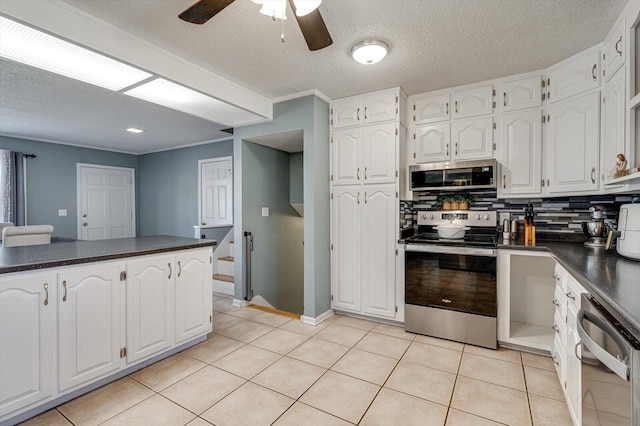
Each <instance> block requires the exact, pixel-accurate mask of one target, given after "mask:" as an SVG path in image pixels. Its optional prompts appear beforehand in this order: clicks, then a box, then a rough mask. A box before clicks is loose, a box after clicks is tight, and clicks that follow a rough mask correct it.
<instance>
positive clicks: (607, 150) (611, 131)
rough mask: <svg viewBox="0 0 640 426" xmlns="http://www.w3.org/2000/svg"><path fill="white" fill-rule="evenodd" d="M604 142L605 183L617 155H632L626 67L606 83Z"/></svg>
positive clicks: (602, 163)
mask: <svg viewBox="0 0 640 426" xmlns="http://www.w3.org/2000/svg"><path fill="white" fill-rule="evenodd" d="M602 108H603V109H602V127H603V129H602V135H603V139H602V143H601V144H600V145H601V152H602V155H601V163H600V164H601V166H600V168H601V173H600V175H601V180H602V182H603V183H605V182H608V181H609V180H610V179H611V176H609V171H610V170H611V169H612V168H613V166H614V165H615V164H616V161H618V159H617V155H618V154H623V155H624V156H625V157H629V155H630V147H629V146H628V144H626V143H625V135H624V122H625V115H626V114H625V84H624V69H622V70H619V71H618V72H617V73H616V74H615V75H614V76H613V78H612V79H611V80H609V81H608V82H607V83H606V85H605V90H604V95H603V98H602Z"/></svg>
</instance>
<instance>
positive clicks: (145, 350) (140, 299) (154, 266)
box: [126, 255, 177, 363]
mask: <svg viewBox="0 0 640 426" xmlns="http://www.w3.org/2000/svg"><path fill="white" fill-rule="evenodd" d="M175 269H176V268H175V267H174V265H173V256H171V255H168V256H151V257H145V258H141V259H136V260H131V261H129V262H127V290H126V294H127V362H129V363H130V362H133V361H137V360H140V359H143V358H147V357H150V356H152V355H154V354H157V353H159V352H162V351H164V350H166V349H168V348H170V347H171V346H173V328H174V323H173V313H174V309H173V297H174V294H173V280H174V275H175V274H176V273H177V271H176V270H175Z"/></svg>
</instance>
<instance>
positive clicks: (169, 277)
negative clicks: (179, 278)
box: [167, 262, 171, 279]
mask: <svg viewBox="0 0 640 426" xmlns="http://www.w3.org/2000/svg"><path fill="white" fill-rule="evenodd" d="M167 265H169V276H168V277H167V278H168V279H171V262H169V263H167Z"/></svg>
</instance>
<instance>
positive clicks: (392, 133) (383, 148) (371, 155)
mask: <svg viewBox="0 0 640 426" xmlns="http://www.w3.org/2000/svg"><path fill="white" fill-rule="evenodd" d="M398 127H399V124H398V123H387V124H377V125H372V126H364V128H363V132H364V133H363V134H364V136H363V139H364V163H363V166H364V173H363V177H364V183H365V184H371V183H394V182H395V181H396V177H397V165H396V151H397V145H398Z"/></svg>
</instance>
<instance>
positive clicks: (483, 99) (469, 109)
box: [451, 86, 493, 119]
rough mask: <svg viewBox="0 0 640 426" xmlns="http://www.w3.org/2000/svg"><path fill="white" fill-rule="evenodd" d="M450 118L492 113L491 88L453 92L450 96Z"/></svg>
mask: <svg viewBox="0 0 640 426" xmlns="http://www.w3.org/2000/svg"><path fill="white" fill-rule="evenodd" d="M452 101H453V113H452V115H451V116H452V117H453V118H454V119H456V118H465V117H473V116H476V115H486V114H491V113H492V112H493V89H492V86H484V87H479V88H476V89H469V90H461V91H459V92H454V93H453V96H452Z"/></svg>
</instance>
